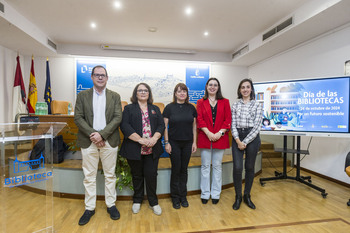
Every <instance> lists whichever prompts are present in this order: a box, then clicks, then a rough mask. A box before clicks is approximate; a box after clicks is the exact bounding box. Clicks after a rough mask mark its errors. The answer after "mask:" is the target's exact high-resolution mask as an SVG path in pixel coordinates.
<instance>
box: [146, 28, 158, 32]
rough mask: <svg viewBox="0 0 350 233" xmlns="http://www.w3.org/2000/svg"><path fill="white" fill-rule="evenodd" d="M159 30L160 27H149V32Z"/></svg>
mask: <svg viewBox="0 0 350 233" xmlns="http://www.w3.org/2000/svg"><path fill="white" fill-rule="evenodd" d="M157 30H158V28H156V27H149V28H148V31H149V32H156V31H157Z"/></svg>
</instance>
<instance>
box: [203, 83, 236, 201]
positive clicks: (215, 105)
mask: <svg viewBox="0 0 350 233" xmlns="http://www.w3.org/2000/svg"><path fill="white" fill-rule="evenodd" d="M197 114H198V116H197V127H198V129H199V131H198V148H200V149H201V160H202V166H201V199H202V203H203V204H207V203H208V200H209V199H210V197H211V199H212V203H213V204H217V203H218V202H219V199H220V193H221V184H222V157H223V155H224V151H225V149H227V148H230V143H229V138H228V131H229V130H230V128H231V117H232V116H231V109H230V103H229V100H228V99H225V98H224V97H223V96H222V94H221V87H220V82H219V80H218V79H216V78H209V80H208V81H207V83H206V85H205V94H204V97H203V98H202V99H200V100H198V102H197ZM210 164H212V167H213V172H212V182H211V187H210Z"/></svg>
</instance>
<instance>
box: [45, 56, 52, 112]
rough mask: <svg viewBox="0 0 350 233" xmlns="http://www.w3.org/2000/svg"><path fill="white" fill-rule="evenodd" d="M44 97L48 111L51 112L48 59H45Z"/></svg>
mask: <svg viewBox="0 0 350 233" xmlns="http://www.w3.org/2000/svg"><path fill="white" fill-rule="evenodd" d="M44 99H45V102H46V103H47V107H48V113H49V114H51V102H52V96H51V82H50V68H49V59H47V60H46V85H45V93H44Z"/></svg>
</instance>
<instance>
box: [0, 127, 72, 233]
mask: <svg viewBox="0 0 350 233" xmlns="http://www.w3.org/2000/svg"><path fill="white" fill-rule="evenodd" d="M65 126H66V123H18V124H17V123H11V124H0V150H1V151H0V210H1V211H0V232H54V221H53V219H54V218H53V212H54V208H53V176H54V174H53V150H55V149H57V148H53V138H54V137H55V136H56V135H57V134H58V133H59V132H60V131H61V130H62V129H63V128H64V127H65ZM40 139H42V140H41V142H42V146H43V151H44V154H43V155H42V154H40V156H38V157H35V158H34V157H33V156H32V157H31V154H32V152H33V146H34V145H35V144H36V143H37V142H38V141H39V140H40ZM34 154H35V153H34V152H33V155H34Z"/></svg>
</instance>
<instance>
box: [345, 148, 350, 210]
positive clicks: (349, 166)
mask: <svg viewBox="0 0 350 233" xmlns="http://www.w3.org/2000/svg"><path fill="white" fill-rule="evenodd" d="M345 172H346V174H348V176H349V177H350V152H349V153H348V154H347V156H346V160H345ZM347 204H348V206H350V199H349V201H348V203H347Z"/></svg>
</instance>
